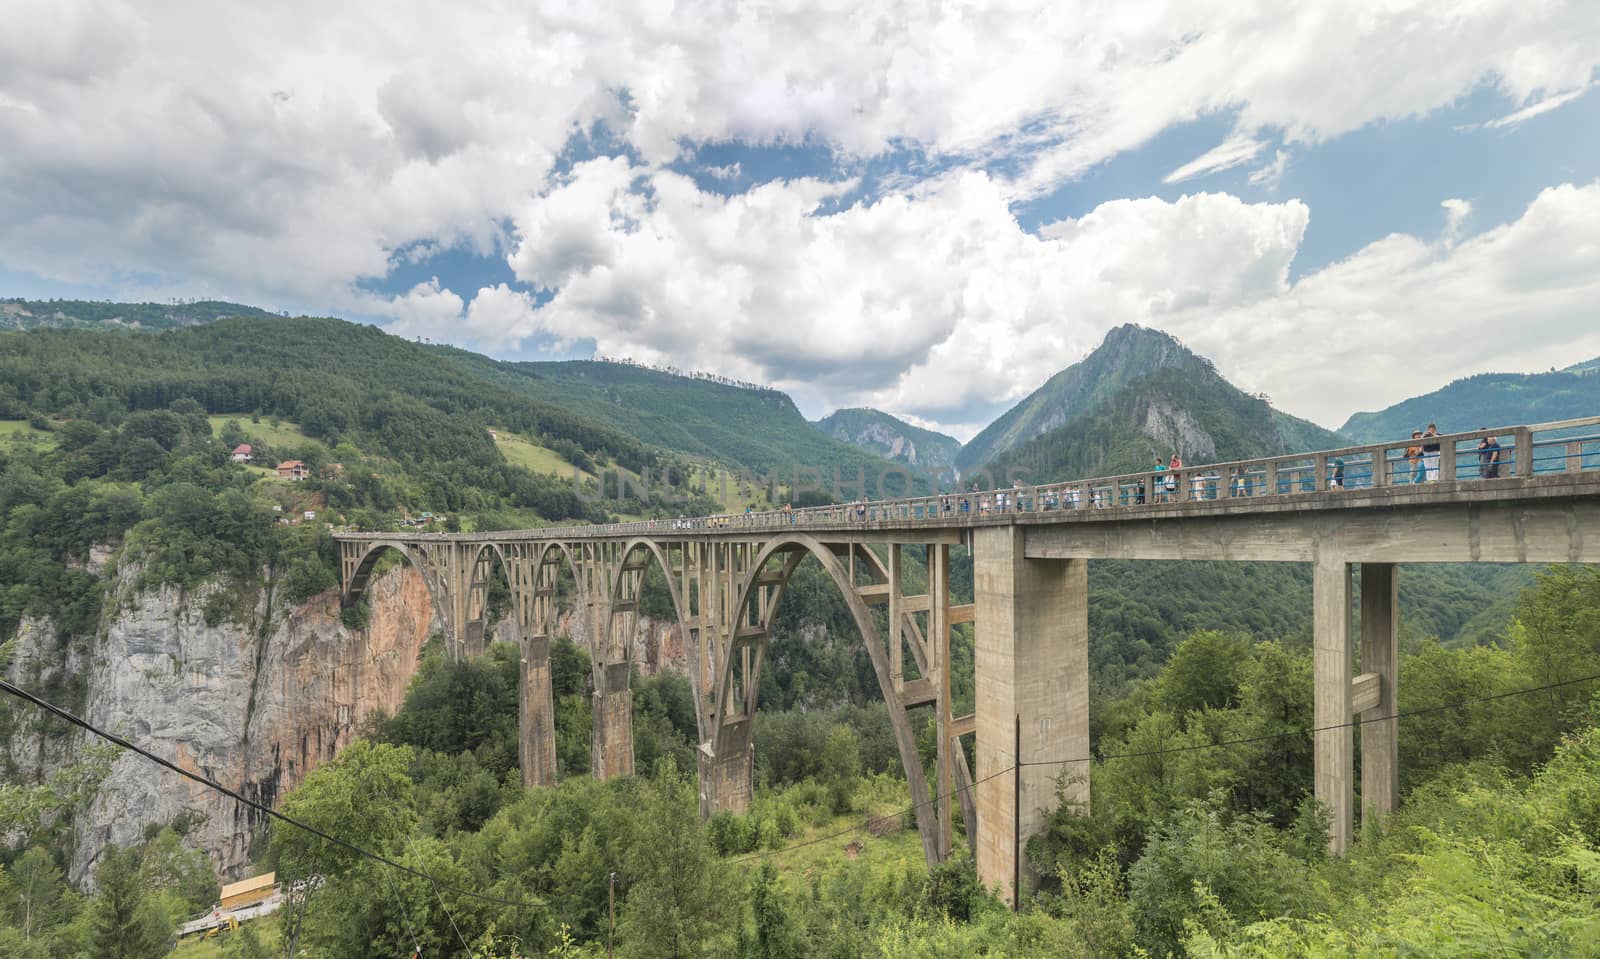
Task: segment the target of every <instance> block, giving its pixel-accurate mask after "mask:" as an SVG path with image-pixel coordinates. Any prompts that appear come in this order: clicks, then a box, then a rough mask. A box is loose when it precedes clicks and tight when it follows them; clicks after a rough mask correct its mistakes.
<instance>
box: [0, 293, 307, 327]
mask: <svg viewBox="0 0 1600 959" xmlns="http://www.w3.org/2000/svg"><path fill="white" fill-rule="evenodd" d="M278 315H279V314H277V313H272V312H270V311H268V310H263V309H260V308H259V307H254V306H245V305H244V304H242V303H228V302H224V301H222V300H196V301H194V302H192V303H110V302H101V301H98V300H23V299H0V330H6V329H9V330H34V329H41V328H43V329H95V328H101V327H114V328H120V329H130V330H149V331H156V330H170V329H177V328H180V327H185V326H199V325H200V324H202V323H214V322H216V321H217V320H220V319H224V318H226V317H233V316H237V317H244V318H246V319H261V318H266V317H276V316H278Z"/></svg>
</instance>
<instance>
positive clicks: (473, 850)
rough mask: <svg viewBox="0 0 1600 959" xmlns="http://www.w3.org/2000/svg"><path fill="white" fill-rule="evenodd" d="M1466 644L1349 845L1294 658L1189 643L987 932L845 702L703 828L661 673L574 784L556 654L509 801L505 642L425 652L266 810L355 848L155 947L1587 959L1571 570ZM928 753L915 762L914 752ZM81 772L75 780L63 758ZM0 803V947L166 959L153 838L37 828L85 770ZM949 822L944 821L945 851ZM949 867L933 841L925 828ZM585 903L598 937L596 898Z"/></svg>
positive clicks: (1594, 925)
mask: <svg viewBox="0 0 1600 959" xmlns="http://www.w3.org/2000/svg"><path fill="white" fill-rule="evenodd" d="M1514 612H1515V615H1514V618H1513V620H1512V623H1511V625H1510V626H1509V627H1508V628H1506V629H1505V630H1504V631H1503V633H1502V635H1501V636H1500V638H1499V641H1498V642H1496V643H1494V644H1492V645H1488V646H1479V647H1473V648H1470V649H1457V650H1451V649H1447V648H1445V647H1442V646H1440V645H1438V644H1437V643H1434V642H1431V641H1423V642H1419V643H1416V644H1413V645H1412V646H1411V647H1410V648H1409V649H1408V650H1407V651H1406V652H1405V653H1404V655H1403V658H1402V665H1401V678H1400V700H1401V702H1400V706H1401V709H1402V711H1403V713H1405V714H1406V717H1405V718H1404V719H1403V720H1402V726H1401V749H1402V755H1401V765H1400V768H1401V772H1402V788H1403V797H1404V798H1403V805H1402V809H1401V810H1400V811H1399V812H1398V813H1396V814H1395V815H1394V816H1392V817H1391V818H1390V819H1389V820H1388V821H1387V822H1385V823H1383V824H1382V825H1381V826H1378V825H1374V824H1368V825H1367V826H1366V827H1365V828H1364V829H1363V830H1362V831H1361V832H1360V834H1359V836H1358V838H1357V841H1356V843H1355V845H1354V847H1353V848H1352V850H1351V851H1350V852H1349V854H1348V855H1346V856H1344V857H1341V858H1337V859H1334V858H1329V857H1328V856H1327V855H1326V853H1325V852H1324V840H1323V829H1324V824H1325V818H1324V814H1323V812H1322V811H1321V810H1320V808H1319V807H1317V806H1316V805H1315V804H1314V803H1312V802H1310V801H1309V799H1308V793H1309V789H1310V773H1311V755H1310V738H1309V735H1308V730H1309V728H1310V724H1311V715H1312V704H1311V681H1310V675H1311V659H1310V653H1309V650H1308V649H1307V648H1306V645H1305V644H1304V643H1303V642H1301V641H1298V640H1296V639H1294V638H1292V637H1291V638H1285V639H1281V640H1280V639H1278V638H1274V637H1272V636H1270V635H1265V634H1258V635H1255V636H1251V635H1248V634H1244V633H1225V632H1218V631H1209V630H1201V631H1196V632H1193V633H1190V634H1189V635H1187V636H1186V637H1185V638H1184V639H1183V640H1182V641H1181V642H1180V643H1179V644H1178V645H1177V647H1176V648H1175V650H1174V651H1173V655H1172V656H1171V658H1170V660H1169V661H1168V662H1167V663H1166V665H1165V666H1164V667H1163V668H1161V669H1160V670H1159V671H1158V672H1156V673H1155V675H1153V676H1151V677H1149V678H1146V679H1140V680H1137V681H1134V682H1133V683H1131V684H1129V685H1128V686H1127V687H1126V689H1124V690H1123V691H1122V692H1121V693H1120V694H1117V695H1105V696H1103V697H1102V702H1100V703H1098V704H1097V707H1096V717H1097V719H1096V723H1095V730H1094V747H1093V749H1094V755H1095V759H1094V762H1093V764H1092V769H1091V772H1090V777H1091V782H1092V783H1093V788H1094V798H1093V803H1092V807H1091V809H1089V810H1084V809H1079V808H1068V807H1063V808H1061V809H1059V810H1058V811H1057V812H1056V814H1055V816H1054V818H1053V819H1052V820H1051V823H1050V825H1049V828H1048V829H1047V831H1046V832H1045V833H1044V834H1042V835H1041V836H1039V837H1037V838H1035V839H1033V840H1032V841H1031V842H1030V843H1029V844H1028V857H1029V862H1030V865H1031V867H1032V869H1033V870H1034V871H1035V872H1036V874H1037V875H1038V877H1039V881H1038V888H1037V891H1036V892H1035V893H1034V894H1033V895H1031V896H1030V897H1029V898H1028V899H1027V901H1026V902H1025V903H1024V904H1023V908H1022V909H1021V910H1020V911H1019V912H1016V913H1013V912H1011V911H1010V910H1008V909H1006V908H1005V907H1004V906H1002V905H1001V904H1000V902H999V901H998V900H997V899H995V898H994V897H993V896H992V895H991V894H990V893H989V892H988V891H986V890H984V889H982V888H980V887H979V885H978V884H977V882H976V880H975V877H974V873H973V866H972V861H971V859H970V857H969V856H967V855H966V854H964V853H963V854H961V855H958V856H957V857H956V858H955V859H953V860H952V861H951V862H949V863H947V864H946V865H944V866H941V867H939V868H937V869H934V870H932V871H928V870H926V869H924V867H923V866H922V864H921V852H920V848H919V847H918V845H917V842H916V840H915V836H914V831H912V830H909V823H908V822H907V819H908V816H907V811H908V808H909V807H908V804H909V799H908V797H906V796H905V794H904V785H903V779H902V778H901V777H900V775H899V773H900V770H899V769H898V763H897V761H896V760H895V759H894V758H893V752H892V749H890V750H888V751H887V752H886V751H885V750H884V749H883V748H882V744H881V743H879V742H877V741H876V739H875V736H874V734H873V726H872V724H871V723H870V722H866V723H863V724H861V725H858V724H857V720H858V719H860V718H861V715H862V714H864V713H866V712H867V711H868V710H866V709H864V708H863V709H861V710H852V709H850V708H847V707H836V708H834V709H832V710H827V709H815V708H813V709H807V710H796V709H790V708H781V706H774V707H773V708H772V709H770V710H768V711H766V712H765V713H764V714H763V716H762V718H761V723H760V725H759V726H758V734H757V743H756V748H757V755H758V756H759V757H760V759H759V773H758V780H759V784H758V789H757V795H756V801H755V805H754V807H753V808H752V809H751V811H750V812H749V813H748V814H746V815H742V816H733V815H728V814H723V815H719V816H718V817H715V818H713V819H712V820H711V821H710V822H709V823H705V824H702V823H701V822H700V821H699V819H698V815H697V813H696V800H695V796H694V786H693V768H692V765H690V763H691V762H692V758H691V757H692V747H691V742H692V738H693V715H692V705H691V703H690V698H689V694H688V689H687V684H686V683H685V682H684V681H683V680H682V679H681V678H679V677H675V676H670V675H662V676H657V677H652V678H648V679H646V678H642V677H636V681H635V685H634V700H635V707H634V708H635V711H636V713H635V715H636V717H637V721H638V724H639V727H638V728H639V730H640V735H639V738H638V754H639V760H640V763H639V765H640V769H641V770H646V769H648V770H649V773H648V774H643V775H640V776H638V777H635V778H632V779H625V780H617V781H612V782H607V783H597V782H594V781H592V780H590V779H589V778H588V777H587V776H585V775H582V774H581V773H579V770H581V769H583V768H585V767H586V765H587V755H586V752H587V742H586V739H585V737H586V735H587V728H588V717H587V714H586V711H585V710H586V708H587V707H586V699H587V695H586V693H587V690H586V683H587V676H588V670H587V665H586V663H584V661H583V658H582V657H583V654H582V652H581V650H579V649H578V648H577V647H575V646H573V645H571V644H570V643H566V642H561V643H558V650H557V652H556V654H555V658H556V661H557V663H558V665H557V668H556V672H557V678H556V684H557V688H558V695H559V698H560V702H561V705H560V707H559V708H558V719H557V723H558V727H559V728H560V730H561V733H562V741H561V747H560V748H561V752H562V757H561V767H562V772H563V781H562V783H561V784H560V785H559V786H558V787H556V788H553V789H543V790H533V791H525V790H523V789H522V788H521V787H520V785H519V784H518V783H519V779H518V776H517V773H516V770H515V756H516V744H515V729H514V722H513V721H512V719H511V717H512V716H513V715H514V711H513V709H512V704H514V702H515V698H516V692H515V684H516V681H517V666H516V657H517V654H516V651H515V650H512V649H503V648H495V649H493V650H492V651H491V653H490V655H488V656H487V657H485V658H483V659H480V660H478V661H475V662H462V663H455V662H449V661H447V660H445V659H444V658H442V657H441V656H439V655H437V654H434V655H433V656H431V657H430V658H429V659H428V660H427V661H426V662H425V664H424V667H423V669H422V670H421V671H420V672H419V674H418V675H417V677H416V679H415V680H414V682H413V684H412V688H411V691H410V693H409V694H408V696H407V698H406V700H405V703H404V705H403V706H402V708H401V709H400V710H399V711H398V712H397V713H396V714H395V715H394V716H392V717H389V718H385V719H380V720H379V721H377V722H374V723H373V724H372V726H371V728H370V729H369V731H368V733H367V736H366V738H365V739H364V740H362V741H359V742H357V743H356V744H354V745H352V746H351V747H349V748H347V749H346V750H345V751H344V752H343V753H342V754H341V755H340V757H339V758H338V759H337V760H335V761H334V762H332V763H329V764H327V765H324V766H323V767H321V768H319V769H318V770H317V771H316V772H314V773H313V774H312V775H311V776H309V777H308V778H307V780H306V781H305V783H304V784H303V785H302V786H301V787H300V788H299V789H297V790H296V791H295V792H293V793H292V794H291V795H290V796H289V797H288V798H287V800H286V801H285V802H284V804H283V807H282V808H283V811H284V812H285V813H287V814H289V815H290V816H292V817H294V818H296V819H297V820H299V821H303V822H305V823H307V824H310V825H313V826H315V827H316V828H318V829H321V830H323V831H324V832H325V833H327V834H330V835H334V836H338V837H340V838H342V839H345V840H348V841H351V842H354V843H356V844H357V845H359V846H360V847H361V848H362V849H364V850H370V851H373V852H376V853H380V854H382V855H384V856H387V857H389V858H391V859H393V860H395V861H396V862H398V863H399V864H401V865H402V866H404V867H406V868H408V869H411V870H414V872H413V873H406V872H401V871H398V870H396V869H394V868H391V867H389V866H385V865H382V864H380V863H377V862H373V861H371V860H368V859H363V858H361V857H360V856H358V855H356V854H355V853H353V852H352V851H351V850H350V849H348V848H346V847H342V846H337V845H334V844H332V843H329V842H328V841H327V840H326V839H323V838H320V837H318V836H317V835H314V834H308V833H305V832H301V831H299V830H297V829H295V828H292V827H288V826H283V825H281V824H280V825H278V826H275V827H274V831H273V835H272V841H271V843H270V844H269V846H268V847H267V848H268V851H267V852H266V853H265V854H264V858H263V861H262V862H261V866H262V867H263V868H273V869H275V870H277V872H278V874H279V876H280V877H282V878H288V879H294V878H301V877H317V881H316V882H313V883H312V884H310V885H307V886H305V887H302V889H303V892H304V894H303V895H301V896H297V897H294V899H293V901H292V903H291V905H290V906H288V907H286V908H285V909H284V910H281V911H280V912H279V913H278V914H277V915H275V916H274V917H273V918H271V919H269V920H265V921H262V922H259V923H256V924H253V925H249V926H246V927H244V928H242V929H241V930H239V931H237V932H233V933H229V934H227V935H226V937H225V938H224V940H223V941H222V943H221V944H220V945H218V944H215V943H208V944H204V948H203V949H202V948H201V945H200V944H196V945H194V946H192V947H191V946H188V945H185V946H183V947H182V948H183V949H184V950H186V951H185V952H183V953H181V954H182V955H185V956H196V957H199V956H231V957H251V959H261V957H268V956H287V955H290V954H291V952H290V950H299V952H296V953H294V954H305V955H317V956H326V957H331V959H344V957H349V959H367V957H370V956H374V955H409V954H410V952H411V951H412V950H413V949H416V950H420V952H421V954H422V955H424V956H427V955H455V956H467V955H470V956H473V957H478V959H504V957H513V956H516V957H531V956H566V957H574V956H601V955H605V954H606V950H607V947H608V944H614V947H615V949H616V951H617V952H618V953H620V954H621V955H624V956H638V957H655V956H684V957H687V956H729V957H785V959H789V957H811V956H818V957H855V956H861V955H877V956H889V957H913V956H915V957H923V956H950V957H956V956H970V955H991V956H1018V957H1020V956H1082V957H1104V956H1132V955H1148V956H1155V957H1173V956H1193V957H1201V956H1205V957H1213V956H1217V957H1220V956H1228V957H1263V959H1265V957H1274V956H1282V955H1317V956H1334V955H1340V956H1343V955H1360V956H1393V957H1401V956H1412V955H1428V956H1478V955H1495V956H1500V955H1504V956H1556V955H1586V954H1590V951H1591V949H1592V947H1593V945H1594V943H1595V942H1597V941H1600V680H1595V679H1585V680H1584V681H1582V682H1571V681H1572V680H1575V679H1583V678H1584V677H1589V676H1592V675H1593V674H1595V673H1596V671H1597V670H1596V667H1595V665H1594V664H1595V663H1596V662H1600V571H1597V570H1595V569H1592V568H1553V569H1551V570H1549V571H1547V572H1545V573H1543V574H1541V575H1540V577H1539V579H1538V581H1537V582H1536V583H1534V584H1533V585H1532V586H1531V587H1530V588H1529V589H1528V590H1526V591H1525V592H1524V594H1523V595H1522V597H1521V599H1520V600H1519V601H1518V603H1517V605H1516V608H1515V611H1514ZM929 759H931V756H929V757H925V761H927V760H929ZM90 765H92V763H91V764H90ZM77 772H78V776H77V778H74V777H71V776H64V777H63V778H62V781H60V782H55V783H51V784H47V785H45V786H41V787H38V788H37V789H35V790H32V791H30V792H29V793H28V794H27V795H26V796H19V795H17V794H16V793H14V792H12V793H0V796H3V797H4V798H5V799H7V800H8V802H7V803H5V804H0V816H4V817H6V818H5V819H4V820H3V824H4V825H5V826H6V827H7V828H8V829H10V830H13V831H14V832H16V831H20V832H21V833H23V834H24V835H25V836H26V837H27V841H26V842H24V844H23V848H22V849H20V850H18V851H17V852H15V853H12V854H10V855H9V856H8V857H7V859H6V861H5V863H4V869H3V872H0V953H3V954H4V955H6V956H8V957H10V956H16V957H20V959H45V957H49V959H78V957H90V956H94V957H99V956H105V955H116V956H127V957H130V959H143V957H151V959H153V957H156V956H161V955H165V954H166V953H167V950H168V948H169V944H170V942H171V938H172V930H173V928H174V927H175V925H176V923H177V921H178V920H179V919H181V918H182V917H184V916H186V915H188V914H190V913H193V912H196V911H198V910H200V909H204V908H205V907H206V904H207V903H209V902H210V900H211V897H212V896H214V895H215V886H214V884H212V882H211V881H210V876H209V873H208V872H206V871H205V870H204V869H203V863H197V862H196V860H195V858H194V855H193V854H191V853H185V852H184V851H183V850H182V847H181V844H180V843H179V842H178V837H179V833H181V829H182V825H183V824H181V823H179V824H175V827H174V828H171V829H163V830H159V831H153V832H152V834H151V835H150V836H149V837H147V840H146V841H145V842H144V843H142V844H141V845H139V846H137V847H135V848H133V849H130V850H127V851H125V852H120V853H115V854H113V855H111V856H109V857H107V858H106V860H105V861H104V862H103V864H102V865H101V866H100V868H99V872H98V875H97V878H98V882H97V886H96V891H95V892H94V894H93V895H92V896H89V897H85V896H83V895H81V894H79V893H77V892H74V891H73V890H71V889H69V888H68V887H67V886H66V885H65V883H64V881H63V879H62V873H61V863H60V861H59V860H58V859H57V858H56V855H57V854H56V853H55V852H53V851H52V847H51V844H50V841H49V840H50V828H49V825H48V823H49V821H50V817H49V816H48V815H37V814H35V815H32V816H31V817H30V816H28V815H26V811H28V810H34V811H37V810H40V809H46V808H49V807H51V806H52V805H54V806H60V805H62V804H69V803H70V802H71V801H72V800H73V795H74V793H73V790H74V789H75V788H77V789H81V788H82V783H83V781H86V780H88V781H92V779H93V777H94V775H95V770H94V769H93V768H89V769H85V770H79V771H77ZM959 828H960V827H959V819H958V831H959ZM958 839H962V842H958V845H964V837H960V836H959V835H958ZM612 896H614V897H615V898H614V902H615V912H614V916H615V920H614V923H615V924H614V926H613V920H612V916H613V912H612V908H611V905H610V903H611V902H612V899H611V897H612Z"/></svg>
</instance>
